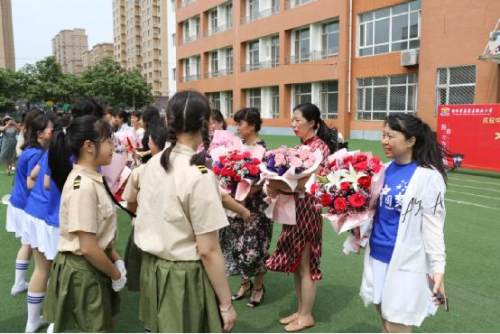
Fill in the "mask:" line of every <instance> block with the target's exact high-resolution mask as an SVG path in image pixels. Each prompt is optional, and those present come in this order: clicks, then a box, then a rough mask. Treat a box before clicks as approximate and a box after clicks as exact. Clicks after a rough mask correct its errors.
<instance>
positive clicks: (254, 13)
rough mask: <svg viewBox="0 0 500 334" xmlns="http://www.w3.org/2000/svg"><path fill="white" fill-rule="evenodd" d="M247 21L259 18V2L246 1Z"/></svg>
mask: <svg viewBox="0 0 500 334" xmlns="http://www.w3.org/2000/svg"><path fill="white" fill-rule="evenodd" d="M248 17H249V20H250V21H252V20H255V19H257V18H258V17H259V0H248Z"/></svg>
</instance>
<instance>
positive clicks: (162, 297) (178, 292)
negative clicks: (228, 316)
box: [139, 252, 222, 333]
mask: <svg viewBox="0 0 500 334" xmlns="http://www.w3.org/2000/svg"><path fill="white" fill-rule="evenodd" d="M139 317H140V319H141V320H142V321H143V322H144V326H145V328H147V329H149V330H151V331H152V332H187V333H199V332H221V331H222V321H221V317H220V313H219V307H218V303H217V299H216V296H215V292H214V290H213V288H212V285H211V284H210V281H209V280H208V276H207V274H206V272H205V269H204V268H203V266H202V264H201V262H200V261H179V262H172V261H166V260H163V259H160V258H159V257H156V256H153V255H151V254H149V253H145V252H143V255H142V266H141V294H140V302H139Z"/></svg>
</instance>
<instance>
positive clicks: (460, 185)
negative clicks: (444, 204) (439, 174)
mask: <svg viewBox="0 0 500 334" xmlns="http://www.w3.org/2000/svg"><path fill="white" fill-rule="evenodd" d="M448 185H449V186H453V187H459V188H468V189H476V190H482V191H491V192H494V193H499V194H500V189H489V188H485V187H482V188H481V187H473V186H466V185H464V184H458V183H448Z"/></svg>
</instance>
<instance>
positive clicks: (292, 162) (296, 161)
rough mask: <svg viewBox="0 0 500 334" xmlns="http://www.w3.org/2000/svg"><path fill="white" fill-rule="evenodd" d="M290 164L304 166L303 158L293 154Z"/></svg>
mask: <svg viewBox="0 0 500 334" xmlns="http://www.w3.org/2000/svg"><path fill="white" fill-rule="evenodd" d="M290 166H291V167H302V160H300V159H299V158H298V157H295V156H292V157H290Z"/></svg>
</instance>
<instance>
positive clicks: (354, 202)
mask: <svg viewBox="0 0 500 334" xmlns="http://www.w3.org/2000/svg"><path fill="white" fill-rule="evenodd" d="M348 200H349V204H351V206H352V207H353V208H356V209H358V208H361V207H362V206H363V205H365V203H366V198H365V196H363V195H361V194H360V193H356V194H354V195H352V196H349V198H348Z"/></svg>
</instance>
